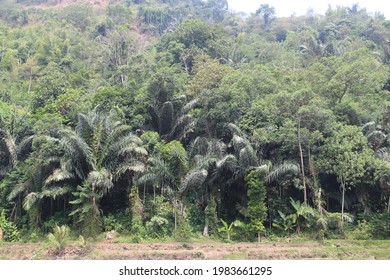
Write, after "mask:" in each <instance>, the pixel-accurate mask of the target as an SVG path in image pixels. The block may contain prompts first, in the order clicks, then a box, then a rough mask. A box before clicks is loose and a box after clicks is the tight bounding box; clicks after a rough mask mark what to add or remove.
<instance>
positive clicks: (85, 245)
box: [77, 235, 92, 251]
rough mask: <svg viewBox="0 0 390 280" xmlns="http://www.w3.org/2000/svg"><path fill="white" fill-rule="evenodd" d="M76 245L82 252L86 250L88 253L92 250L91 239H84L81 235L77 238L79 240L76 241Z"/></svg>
mask: <svg viewBox="0 0 390 280" xmlns="http://www.w3.org/2000/svg"><path fill="white" fill-rule="evenodd" d="M77 245H78V246H79V247H80V248H82V249H84V250H88V251H90V250H91V248H92V243H91V239H90V238H88V239H85V238H84V236H82V235H80V236H79V239H78V240H77Z"/></svg>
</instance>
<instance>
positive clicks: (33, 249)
mask: <svg viewBox="0 0 390 280" xmlns="http://www.w3.org/2000/svg"><path fill="white" fill-rule="evenodd" d="M0 259H3V260H4V259H6V260H33V259H62V260H63V259H69V260H94V259H95V260H176V259H177V260H236V259H247V260H249V259H255V260H263V259H267V260H285V259H291V260H294V259H298V260H307V259H366V260H370V259H387V260H389V259H390V241H381V242H369V243H367V242H361V243H356V242H354V243H349V242H346V241H343V242H338V241H337V242H330V243H320V242H297V243H288V242H286V243H280V242H278V243H272V242H268V243H212V244H197V243H194V244H192V243H153V244H129V243H111V242H98V243H93V244H92V246H91V248H90V249H89V250H87V249H83V248H80V247H78V246H77V245H68V246H67V247H66V248H65V250H63V251H62V252H56V251H54V250H53V249H50V248H47V246H44V245H41V244H37V243H26V244H21V243H15V244H12V243H0Z"/></svg>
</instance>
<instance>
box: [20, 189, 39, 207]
mask: <svg viewBox="0 0 390 280" xmlns="http://www.w3.org/2000/svg"><path fill="white" fill-rule="evenodd" d="M39 199H40V195H39V194H38V193H35V192H31V193H29V194H28V195H26V197H25V198H24V200H23V209H24V210H26V211H29V210H30V209H31V207H33V206H34V205H35V204H36V203H37V201H38V200H39Z"/></svg>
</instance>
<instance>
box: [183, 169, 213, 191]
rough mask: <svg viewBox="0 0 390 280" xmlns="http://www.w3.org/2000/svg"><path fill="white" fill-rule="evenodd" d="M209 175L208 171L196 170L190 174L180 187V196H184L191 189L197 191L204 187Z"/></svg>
mask: <svg viewBox="0 0 390 280" xmlns="http://www.w3.org/2000/svg"><path fill="white" fill-rule="evenodd" d="M207 175H208V172H207V170H205V169H201V170H194V171H192V172H189V173H188V174H187V175H186V176H185V178H184V180H183V181H182V182H181V184H180V187H179V193H180V195H184V194H185V193H186V192H187V191H188V190H189V189H191V188H192V189H197V188H200V187H201V186H202V184H203V183H204V181H205V180H206V178H207Z"/></svg>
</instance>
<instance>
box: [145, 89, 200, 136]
mask: <svg viewBox="0 0 390 280" xmlns="http://www.w3.org/2000/svg"><path fill="white" fill-rule="evenodd" d="M158 101H160V100H158ZM198 106H199V100H197V99H193V100H190V101H189V100H187V97H186V96H184V95H182V96H178V97H176V98H173V99H172V100H169V101H166V102H163V103H161V102H157V103H156V104H155V105H154V106H151V107H149V113H150V116H151V121H152V126H153V127H154V129H155V130H156V131H158V132H159V134H160V135H161V136H162V138H163V139H165V140H167V141H168V142H169V141H172V140H180V141H182V142H183V141H188V140H189V138H190V136H191V134H192V133H193V131H194V127H195V120H194V118H193V116H192V115H191V114H190V111H191V110H192V109H194V108H196V107H198Z"/></svg>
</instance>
